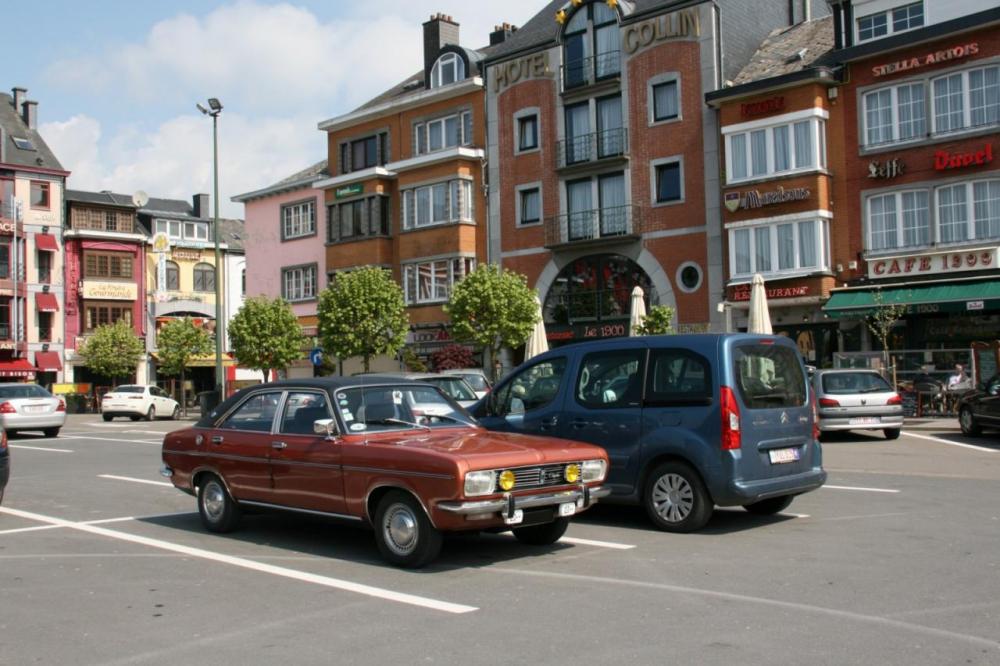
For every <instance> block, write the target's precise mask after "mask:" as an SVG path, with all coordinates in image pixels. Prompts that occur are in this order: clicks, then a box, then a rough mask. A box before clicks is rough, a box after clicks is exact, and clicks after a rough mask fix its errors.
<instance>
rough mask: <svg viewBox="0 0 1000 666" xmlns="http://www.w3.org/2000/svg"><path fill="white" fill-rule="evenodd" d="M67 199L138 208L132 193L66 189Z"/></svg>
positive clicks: (69, 200)
mask: <svg viewBox="0 0 1000 666" xmlns="http://www.w3.org/2000/svg"><path fill="white" fill-rule="evenodd" d="M65 198H66V201H68V202H79V203H90V204H100V205H102V206H118V207H120V208H136V207H137V206H136V205H135V204H134V203H132V195H131V194H118V193H116V192H108V191H107V190H105V191H103V192H85V191H83V190H66V193H65Z"/></svg>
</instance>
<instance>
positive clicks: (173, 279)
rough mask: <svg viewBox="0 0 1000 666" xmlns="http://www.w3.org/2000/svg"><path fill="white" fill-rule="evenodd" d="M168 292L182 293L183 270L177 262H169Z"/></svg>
mask: <svg viewBox="0 0 1000 666" xmlns="http://www.w3.org/2000/svg"><path fill="white" fill-rule="evenodd" d="M166 288H167V291H180V288H181V269H180V266H178V265H177V263H176V262H173V261H168V262H167V284H166Z"/></svg>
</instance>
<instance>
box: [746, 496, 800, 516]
mask: <svg viewBox="0 0 1000 666" xmlns="http://www.w3.org/2000/svg"><path fill="white" fill-rule="evenodd" d="M793 498H794V496H793V495H782V496H780V497H769V498H767V499H766V500H761V501H759V502H754V503H753V504H747V505H745V506H744V507H743V508H744V509H746V510H747V511H749V512H750V513H752V514H754V515H756V516H773V515H774V514H776V513H781V512H782V511H784V510H785V509H787V508H788V505H789V504H791V503H792V499H793Z"/></svg>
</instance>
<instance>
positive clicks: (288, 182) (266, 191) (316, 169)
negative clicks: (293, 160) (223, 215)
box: [229, 160, 330, 203]
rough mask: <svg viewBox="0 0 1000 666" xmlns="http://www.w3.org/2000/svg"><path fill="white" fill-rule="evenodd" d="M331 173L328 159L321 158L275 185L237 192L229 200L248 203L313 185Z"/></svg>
mask: <svg viewBox="0 0 1000 666" xmlns="http://www.w3.org/2000/svg"><path fill="white" fill-rule="evenodd" d="M329 175H330V170H329V169H328V168H327V161H326V160H320V161H319V162H316V163H315V164H313V165H311V166H309V167H306V168H305V169H302V170H301V171H296V172H295V173H293V174H292V175H291V176H288V177H287V178H282V179H281V180H279V181H278V182H277V183H274V184H273V185H267V186H265V187H262V188H260V189H259V190H252V191H250V192H245V193H243V194H237V195H235V196H232V197H230V198H229V200H230V201H236V202H240V203H246V202H248V201H250V200H252V199H259V198H261V197H266V196H270V195H272V194H280V193H281V192H285V191H291V190H294V189H298V188H300V187H302V186H304V185H309V186H311V185H312V183H313V182H314V181H315V180H316V179H318V178H324V177H327V176H329Z"/></svg>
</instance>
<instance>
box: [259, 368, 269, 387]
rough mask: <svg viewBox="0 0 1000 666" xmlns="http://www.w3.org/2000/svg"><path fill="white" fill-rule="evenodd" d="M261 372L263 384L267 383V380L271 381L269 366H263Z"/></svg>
mask: <svg viewBox="0 0 1000 666" xmlns="http://www.w3.org/2000/svg"><path fill="white" fill-rule="evenodd" d="M261 372H263V373H264V383H265V384H266V383H268V382H269V381H271V368H264V369H263V370H261Z"/></svg>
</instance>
